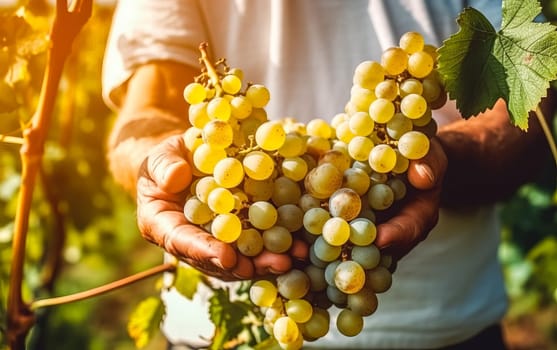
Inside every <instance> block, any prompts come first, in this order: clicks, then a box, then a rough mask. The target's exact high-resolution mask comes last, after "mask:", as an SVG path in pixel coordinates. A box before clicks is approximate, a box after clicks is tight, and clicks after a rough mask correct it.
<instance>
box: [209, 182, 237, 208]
mask: <svg viewBox="0 0 557 350" xmlns="http://www.w3.org/2000/svg"><path fill="white" fill-rule="evenodd" d="M234 204H235V200H234V196H233V195H232V193H231V192H230V191H229V190H227V189H226V188H222V187H217V188H215V189H214V190H212V191H211V192H210V193H209V197H207V205H208V206H209V208H211V210H212V211H213V212H215V213H217V214H226V213H230V212H231V211H232V209H234Z"/></svg>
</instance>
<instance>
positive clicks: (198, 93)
mask: <svg viewBox="0 0 557 350" xmlns="http://www.w3.org/2000/svg"><path fill="white" fill-rule="evenodd" d="M206 97H207V91H206V90H205V87H204V86H203V85H201V84H200V83H196V82H193V83H189V84H188V85H186V87H185V89H184V99H185V100H186V102H187V103H189V104H190V105H194V104H197V103H200V102H203V101H204V100H205V98H206Z"/></svg>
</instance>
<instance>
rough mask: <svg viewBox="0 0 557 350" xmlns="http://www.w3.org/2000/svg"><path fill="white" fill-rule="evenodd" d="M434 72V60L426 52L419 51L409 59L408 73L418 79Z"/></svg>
mask: <svg viewBox="0 0 557 350" xmlns="http://www.w3.org/2000/svg"><path fill="white" fill-rule="evenodd" d="M432 70H433V58H432V57H431V56H430V55H429V54H428V53H426V52H423V51H418V52H414V53H413V54H411V55H410V57H408V73H410V74H411V75H412V76H414V77H416V78H424V77H426V76H427V75H429V73H431V71H432Z"/></svg>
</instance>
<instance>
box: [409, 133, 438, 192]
mask: <svg viewBox="0 0 557 350" xmlns="http://www.w3.org/2000/svg"><path fill="white" fill-rule="evenodd" d="M446 169H447V156H446V154H445V151H444V150H443V147H442V146H441V144H440V143H439V142H438V141H437V139H435V138H432V139H431V140H430V147H429V152H428V153H427V154H426V155H425V156H424V157H423V158H421V159H418V160H412V161H410V164H409V166H408V172H407V176H408V181H409V182H410V183H411V184H412V186H414V187H415V188H417V189H419V190H430V189H433V188H435V187H437V186H439V185H440V184H441V182H442V180H443V177H444V174H445V170H446Z"/></svg>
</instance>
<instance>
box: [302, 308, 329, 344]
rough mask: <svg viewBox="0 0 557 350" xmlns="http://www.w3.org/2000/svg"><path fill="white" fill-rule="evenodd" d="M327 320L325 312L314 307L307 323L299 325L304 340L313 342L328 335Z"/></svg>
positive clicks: (327, 316) (327, 314) (327, 315)
mask: <svg viewBox="0 0 557 350" xmlns="http://www.w3.org/2000/svg"><path fill="white" fill-rule="evenodd" d="M329 320H330V317H329V313H328V312H327V310H325V309H322V308H318V307H314V308H313V313H312V315H311V318H310V319H309V321H307V322H306V323H302V324H301V325H300V327H301V328H302V329H301V330H302V334H303V335H304V339H308V340H315V339H319V338H321V337H323V336H325V335H326V334H327V333H329Z"/></svg>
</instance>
